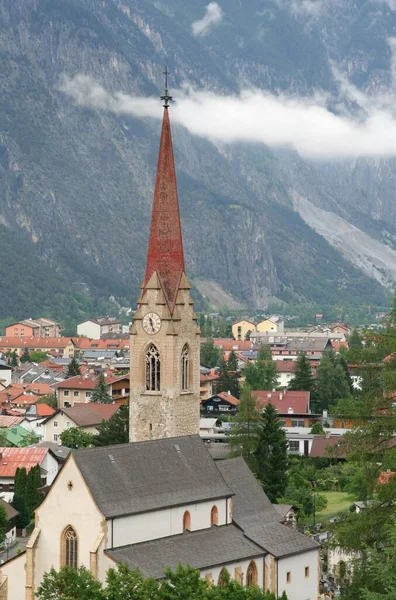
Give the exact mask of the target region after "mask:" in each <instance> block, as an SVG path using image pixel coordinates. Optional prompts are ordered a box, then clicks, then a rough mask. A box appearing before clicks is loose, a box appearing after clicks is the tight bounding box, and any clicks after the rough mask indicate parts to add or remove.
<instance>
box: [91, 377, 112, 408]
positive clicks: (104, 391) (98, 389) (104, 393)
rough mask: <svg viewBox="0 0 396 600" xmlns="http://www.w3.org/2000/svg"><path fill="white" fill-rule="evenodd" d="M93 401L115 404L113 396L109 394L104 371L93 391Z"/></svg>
mask: <svg viewBox="0 0 396 600" xmlns="http://www.w3.org/2000/svg"><path fill="white" fill-rule="evenodd" d="M91 402H97V403H98V404H113V398H112V397H111V395H110V394H109V386H108V385H107V384H106V380H105V376H104V373H103V371H102V373H101V374H100V376H99V379H98V382H97V384H96V386H95V388H94V390H93V392H92V399H91Z"/></svg>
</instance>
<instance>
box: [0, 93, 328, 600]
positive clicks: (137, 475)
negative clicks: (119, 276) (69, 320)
mask: <svg viewBox="0 0 396 600" xmlns="http://www.w3.org/2000/svg"><path fill="white" fill-rule="evenodd" d="M163 99H164V100H165V110H164V118H163V124H162V133H161V142H160V152H159V159H158V170H157V179H156V186H155V193H154V204H153V215H152V222H151V230H150V240H149V250H148V257H147V266H146V274H145V278H144V281H143V285H142V291H141V295H140V297H139V300H138V308H137V311H136V313H135V315H134V323H133V326H132V328H131V345H130V348H131V372H130V378H131V393H130V443H129V444H120V445H115V446H108V447H103V448H90V449H85V450H77V451H73V452H72V453H71V454H70V455H69V457H68V459H67V461H66V463H65V465H64V466H63V468H62V470H61V471H60V473H59V474H58V476H57V478H56V479H55V481H54V483H53V485H52V487H51V489H50V490H49V492H48V494H47V496H46V497H45V499H44V500H43V502H42V504H41V505H40V506H39V507H38V508H37V510H36V513H35V529H34V531H33V533H32V535H31V537H30V539H29V542H28V544H27V547H26V551H25V552H23V553H22V554H20V555H19V556H17V557H15V558H13V559H11V560H9V561H7V562H6V563H4V564H3V565H2V566H1V570H0V600H34V594H35V590H36V589H37V587H38V585H39V584H40V582H41V581H42V578H43V575H44V573H45V572H46V571H48V570H49V569H50V568H51V567H54V568H55V569H59V568H61V567H62V566H64V565H69V566H72V567H77V566H79V565H85V566H86V567H87V568H89V569H90V570H91V572H92V574H93V575H94V576H95V577H97V578H98V579H99V580H101V581H104V580H105V577H106V571H107V570H108V569H109V568H110V567H114V566H115V565H116V564H117V563H120V562H122V563H127V564H128V565H129V566H130V567H131V568H139V569H140V571H141V572H142V574H143V575H144V576H147V577H148V576H153V577H156V578H160V577H161V576H162V574H163V571H164V569H165V568H166V567H167V566H170V567H171V568H176V567H177V566H178V565H179V564H185V565H186V564H189V565H190V566H192V567H194V568H196V569H199V571H200V572H201V575H202V577H205V578H207V579H208V580H209V581H211V582H214V583H216V584H217V583H218V582H219V580H221V578H222V577H223V575H224V573H225V570H227V571H228V573H229V575H230V576H231V578H235V579H236V580H237V581H239V582H240V583H242V584H243V585H250V584H256V585H258V586H259V587H260V588H262V589H265V590H267V589H268V590H271V591H273V592H274V593H275V594H276V595H281V594H282V592H283V591H286V593H287V596H288V599H289V600H317V596H318V584H319V581H318V580H319V572H320V570H319V566H320V565H319V547H318V545H317V544H316V542H314V541H313V540H312V539H311V538H309V537H307V536H305V535H302V534H300V533H299V532H297V531H296V530H294V529H292V528H290V527H288V526H287V525H284V524H283V523H282V522H281V516H280V515H279V513H278V512H276V510H275V509H274V508H273V506H272V504H271V503H270V502H269V500H268V498H267V497H266V495H265V494H264V492H263V490H262V488H261V486H260V485H259V484H258V482H257V481H256V479H255V477H254V476H253V474H252V473H251V471H250V470H249V468H248V467H247V465H246V463H245V462H244V460H243V459H242V458H234V459H228V460H224V461H218V462H215V461H214V460H213V459H212V457H211V456H210V454H209V452H208V450H207V448H206V447H205V445H204V442H203V441H202V440H201V439H200V437H199V403H200V397H199V348H200V339H199V336H200V332H199V328H198V325H197V316H196V315H195V313H194V310H193V302H192V300H191V296H190V284H189V283H188V280H187V278H186V275H185V267H184V255H183V245H182V236H181V225H180V216H179V205H178V198H177V187H176V174H175V167H174V159H173V148H172V138H171V130H170V121H169V115H168V101H169V96H168V92H167V90H166V92H165V96H164V97H163Z"/></svg>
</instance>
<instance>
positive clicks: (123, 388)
mask: <svg viewBox="0 0 396 600" xmlns="http://www.w3.org/2000/svg"><path fill="white" fill-rule="evenodd" d="M104 376H105V381H106V384H107V385H108V386H109V394H110V395H111V396H112V397H113V399H114V401H115V402H117V403H118V404H128V402H129V375H120V376H114V375H113V374H112V372H111V371H110V370H105V371H104ZM98 381H99V376H98V375H94V374H92V373H90V372H89V371H86V372H85V373H84V375H76V376H75V377H70V378H69V379H65V381H61V382H59V383H57V384H56V385H54V388H55V391H56V395H57V399H58V408H70V407H72V406H74V405H75V404H86V403H89V402H91V400H92V393H93V391H94V389H95V387H96V385H97V383H98Z"/></svg>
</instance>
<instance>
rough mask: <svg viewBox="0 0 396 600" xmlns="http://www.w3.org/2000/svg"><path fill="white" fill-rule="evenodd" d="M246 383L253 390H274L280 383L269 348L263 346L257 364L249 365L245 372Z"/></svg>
mask: <svg viewBox="0 0 396 600" xmlns="http://www.w3.org/2000/svg"><path fill="white" fill-rule="evenodd" d="M244 375H245V380H246V383H247V384H249V386H250V387H251V389H252V390H272V389H274V388H276V386H277V383H278V372H277V369H276V361H275V360H273V359H272V354H271V350H270V348H269V346H261V348H260V350H259V351H258V354H257V361H256V363H249V364H248V365H247V366H246V367H245V370H244Z"/></svg>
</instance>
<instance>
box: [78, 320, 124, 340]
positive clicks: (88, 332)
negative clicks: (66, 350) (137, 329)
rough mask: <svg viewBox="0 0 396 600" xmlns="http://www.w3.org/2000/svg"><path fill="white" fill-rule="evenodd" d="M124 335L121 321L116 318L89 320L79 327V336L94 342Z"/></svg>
mask: <svg viewBox="0 0 396 600" xmlns="http://www.w3.org/2000/svg"><path fill="white" fill-rule="evenodd" d="M120 333H122V325H121V321H119V320H118V319H116V318H115V317H97V318H96V319H88V320H87V321H84V322H83V323H79V324H78V325H77V335H82V336H85V337H87V338H90V339H92V340H100V339H101V338H102V337H104V336H107V335H114V337H117V336H118V335H119V334H120Z"/></svg>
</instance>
